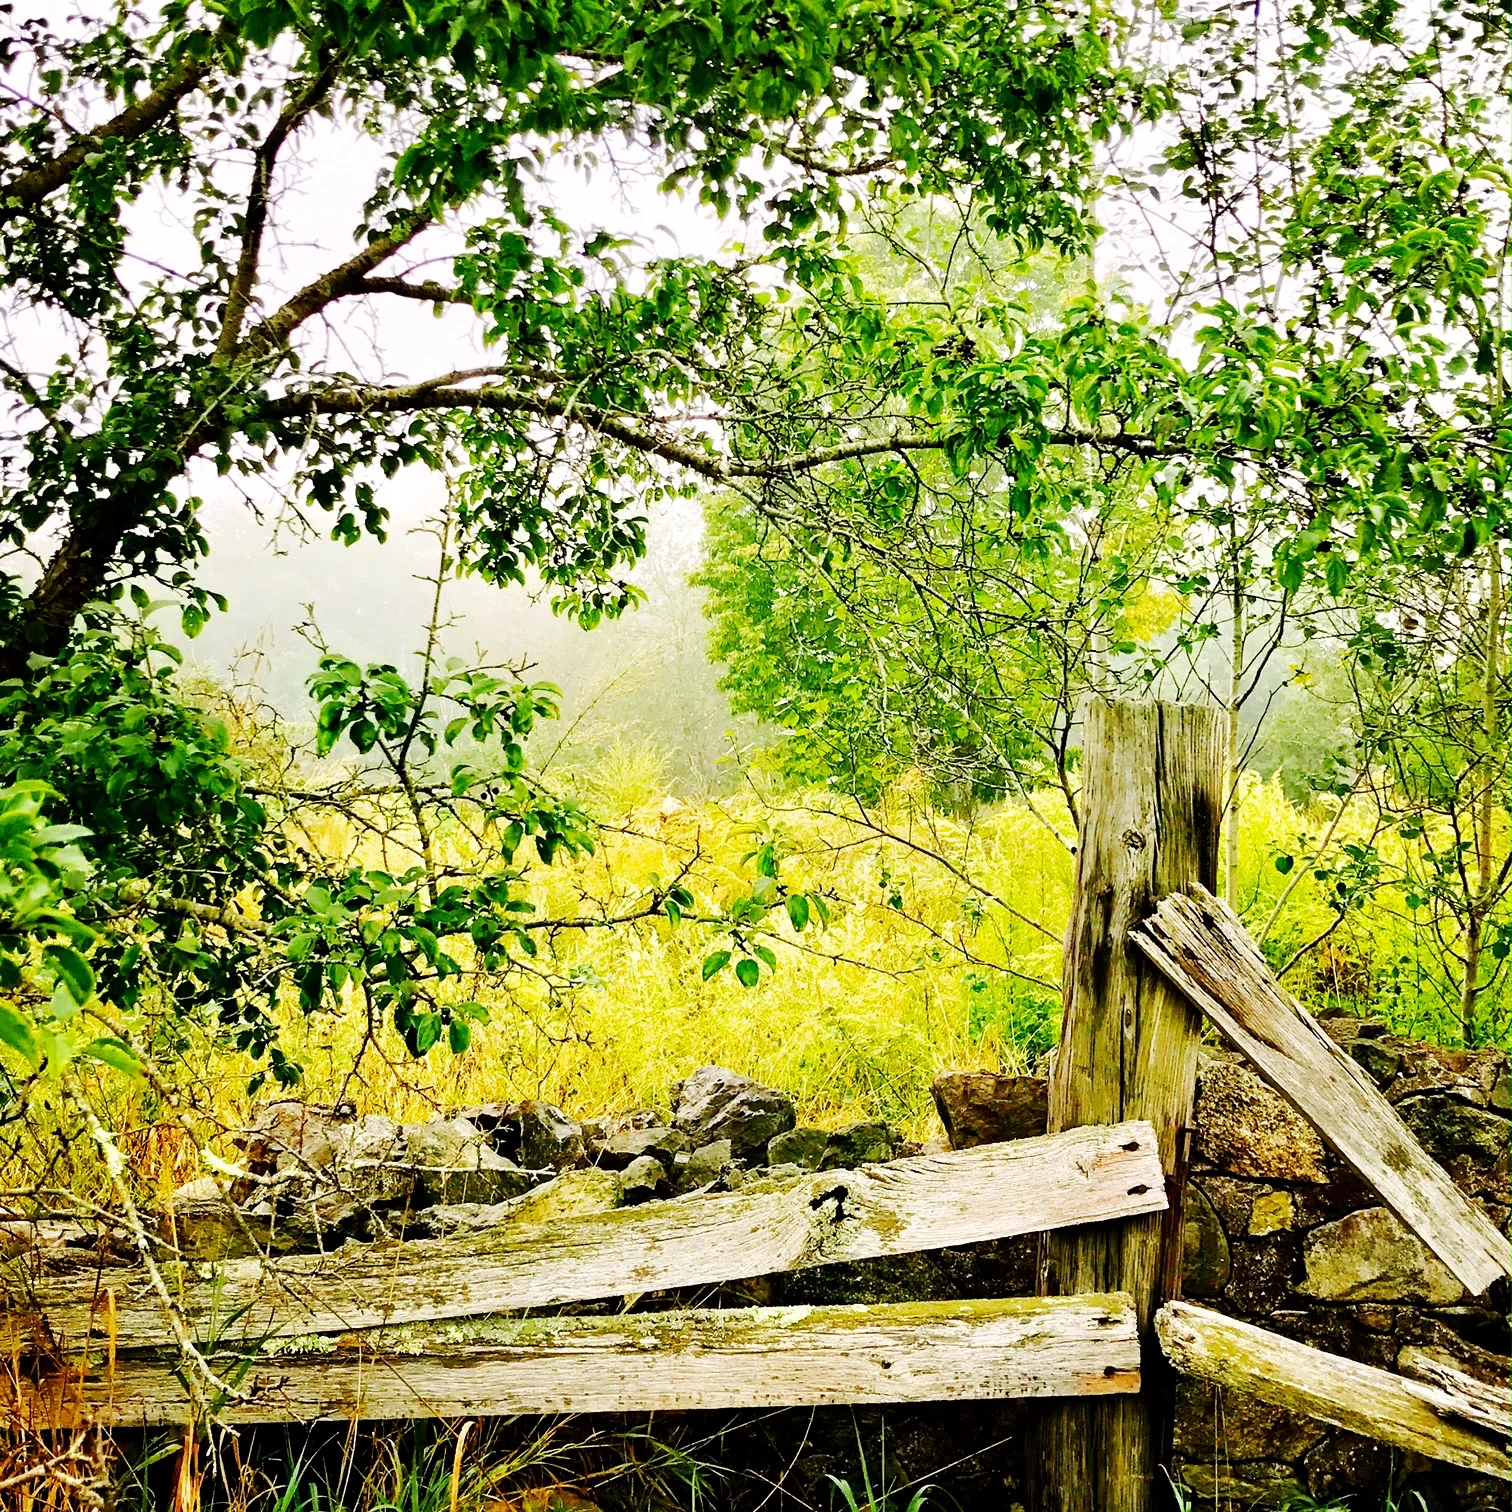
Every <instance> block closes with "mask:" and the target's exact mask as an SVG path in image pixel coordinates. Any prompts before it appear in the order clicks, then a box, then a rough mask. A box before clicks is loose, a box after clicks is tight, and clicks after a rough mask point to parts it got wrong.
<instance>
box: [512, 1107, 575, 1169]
mask: <svg viewBox="0 0 1512 1512" xmlns="http://www.w3.org/2000/svg"><path fill="white" fill-rule="evenodd" d="M519 1122H520V1164H521V1165H523V1166H526V1167H528V1168H529V1169H531V1170H543V1169H546V1168H548V1167H549V1168H551V1169H553V1170H558V1171H561V1170H567V1169H570V1168H571V1167H573V1166H580V1165H582V1164H583V1163H584V1161H585V1160H586V1159H587V1155H586V1151H585V1147H584V1143H583V1126H582V1124H580V1123H579V1122H578V1121H577V1120H576V1119H575V1118H569V1117H568V1116H567V1115H566V1114H565V1113H564V1112H563V1111H562V1110H561V1109H560V1108H559V1107H557V1106H556V1105H555V1104H554V1103H548V1102H537V1101H536V1100H535V1099H534V1098H530V1099H527V1100H526V1101H525V1102H522V1103H521V1104H520V1112H519Z"/></svg>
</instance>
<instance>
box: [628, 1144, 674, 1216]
mask: <svg viewBox="0 0 1512 1512" xmlns="http://www.w3.org/2000/svg"><path fill="white" fill-rule="evenodd" d="M619 1179H620V1201H621V1202H622V1203H623V1204H624V1205H625V1206H626V1207H633V1206H635V1205H636V1204H637V1203H641V1202H649V1201H650V1200H651V1199H652V1198H653V1197H666V1196H669V1195H670V1194H671V1191H672V1183H671V1182H670V1181H669V1180H668V1178H667V1168H666V1167H665V1166H664V1165H663V1164H662V1163H661V1161H659V1160H658V1159H656V1157H655V1156H654V1155H642V1156H640V1157H639V1158H638V1159H635V1160H632V1161H631V1162H630V1164H629V1165H627V1166H626V1167H625V1169H624V1170H623V1171H621V1172H620V1173H619Z"/></svg>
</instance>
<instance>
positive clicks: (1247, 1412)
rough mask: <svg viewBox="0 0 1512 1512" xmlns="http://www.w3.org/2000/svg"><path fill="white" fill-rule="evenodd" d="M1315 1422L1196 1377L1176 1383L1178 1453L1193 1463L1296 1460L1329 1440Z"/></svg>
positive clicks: (1180, 1377)
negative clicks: (1211, 1384)
mask: <svg viewBox="0 0 1512 1512" xmlns="http://www.w3.org/2000/svg"><path fill="white" fill-rule="evenodd" d="M1327 1434H1328V1428H1327V1426H1326V1425H1325V1424H1323V1423H1320V1422H1319V1421H1318V1420H1317V1419H1316V1418H1310V1417H1304V1416H1303V1415H1302V1414H1300V1413H1296V1412H1288V1411H1286V1409H1285V1408H1282V1407H1274V1406H1272V1405H1271V1404H1270V1403H1269V1402H1262V1401H1260V1400H1258V1399H1257V1398H1256V1397H1252V1396H1245V1395H1244V1394H1243V1393H1242V1392H1238V1391H1226V1390H1224V1389H1223V1388H1222V1387H1220V1386H1210V1385H1208V1384H1207V1382H1205V1381H1198V1380H1195V1379H1193V1378H1192V1377H1191V1376H1179V1377H1177V1381H1176V1449H1177V1452H1178V1453H1179V1454H1180V1455H1181V1457H1182V1459H1183V1460H1184V1461H1186V1462H1188V1463H1190V1462H1192V1461H1194V1460H1195V1461H1197V1462H1199V1463H1204V1464H1208V1465H1211V1464H1213V1463H1214V1462H1215V1461H1216V1462H1217V1463H1219V1464H1223V1463H1224V1462H1225V1461H1227V1460H1272V1461H1276V1460H1280V1461H1293V1462H1294V1461H1296V1460H1299V1459H1301V1458H1302V1456H1303V1455H1304V1454H1306V1453H1307V1452H1308V1450H1309V1449H1312V1448H1314V1447H1315V1446H1316V1445H1317V1444H1320V1443H1321V1442H1322V1441H1323V1439H1324V1438H1325V1437H1327Z"/></svg>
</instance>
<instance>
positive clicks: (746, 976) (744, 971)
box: [735, 958, 761, 987]
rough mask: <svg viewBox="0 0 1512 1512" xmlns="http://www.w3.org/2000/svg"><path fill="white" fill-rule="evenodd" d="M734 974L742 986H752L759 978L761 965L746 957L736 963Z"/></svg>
mask: <svg viewBox="0 0 1512 1512" xmlns="http://www.w3.org/2000/svg"><path fill="white" fill-rule="evenodd" d="M735 976H736V979H737V980H738V981H739V982H740V985H741V986H742V987H754V986H755V985H756V983H757V982H759V981H760V980H761V967H760V966H758V965H757V964H756V962H755V961H752V960H750V959H749V958H748V959H746V960H744V961H740V962H737V963H736V966H735Z"/></svg>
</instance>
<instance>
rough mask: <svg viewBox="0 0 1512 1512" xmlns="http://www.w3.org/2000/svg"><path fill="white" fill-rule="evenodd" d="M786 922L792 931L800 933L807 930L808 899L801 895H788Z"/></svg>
mask: <svg viewBox="0 0 1512 1512" xmlns="http://www.w3.org/2000/svg"><path fill="white" fill-rule="evenodd" d="M787 913H788V922H789V923H790V924H791V925H792V926H793V928H794V929H796V930H799V931H802V930H803V929H805V928H807V926H808V921H809V903H808V899H807V898H805V897H804V896H803V894H802V893H789V894H788V900H787Z"/></svg>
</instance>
